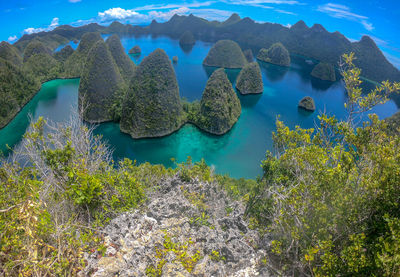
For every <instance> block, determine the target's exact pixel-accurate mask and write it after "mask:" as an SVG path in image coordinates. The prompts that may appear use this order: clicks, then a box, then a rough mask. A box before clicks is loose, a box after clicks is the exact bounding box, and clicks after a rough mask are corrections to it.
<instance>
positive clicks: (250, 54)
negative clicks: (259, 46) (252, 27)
mask: <svg viewBox="0 0 400 277" xmlns="http://www.w3.org/2000/svg"><path fill="white" fill-rule="evenodd" d="M243 54H244V56H245V57H246V60H247V62H249V63H251V62H253V61H254V56H253V51H251V49H246V50H244V51H243Z"/></svg>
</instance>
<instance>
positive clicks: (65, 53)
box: [54, 45, 74, 62]
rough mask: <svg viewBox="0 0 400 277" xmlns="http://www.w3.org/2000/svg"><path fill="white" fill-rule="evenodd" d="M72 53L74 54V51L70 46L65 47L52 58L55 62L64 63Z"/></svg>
mask: <svg viewBox="0 0 400 277" xmlns="http://www.w3.org/2000/svg"><path fill="white" fill-rule="evenodd" d="M73 53H74V49H73V48H72V47H71V45H67V46H65V47H64V48H63V49H61V50H60V51H58V52H56V53H55V54H54V58H55V59H56V60H57V61H60V62H65V61H66V60H67V59H68V58H69V57H70V56H71V55H72V54H73Z"/></svg>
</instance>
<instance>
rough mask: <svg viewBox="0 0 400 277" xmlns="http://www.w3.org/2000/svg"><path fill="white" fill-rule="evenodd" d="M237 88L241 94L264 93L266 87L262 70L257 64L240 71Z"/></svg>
mask: <svg viewBox="0 0 400 277" xmlns="http://www.w3.org/2000/svg"><path fill="white" fill-rule="evenodd" d="M236 88H237V89H238V91H239V92H240V93H241V94H253V93H262V92H263V90H264V85H263V81H262V76H261V69H260V66H259V65H258V63H257V62H252V63H249V64H247V65H246V66H245V67H243V69H242V70H241V71H240V73H239V76H238V77H237V80H236Z"/></svg>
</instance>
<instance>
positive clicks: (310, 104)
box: [299, 96, 315, 112]
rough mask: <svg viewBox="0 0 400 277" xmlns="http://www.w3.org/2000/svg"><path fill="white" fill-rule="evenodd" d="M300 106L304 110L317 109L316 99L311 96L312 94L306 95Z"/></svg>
mask: <svg viewBox="0 0 400 277" xmlns="http://www.w3.org/2000/svg"><path fill="white" fill-rule="evenodd" d="M299 108H302V109H304V110H307V111H311V112H313V111H315V103H314V99H313V98H311V97H310V96H306V97H304V98H303V99H301V100H300V102H299Z"/></svg>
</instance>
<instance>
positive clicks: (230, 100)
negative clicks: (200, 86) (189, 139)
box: [195, 68, 242, 135]
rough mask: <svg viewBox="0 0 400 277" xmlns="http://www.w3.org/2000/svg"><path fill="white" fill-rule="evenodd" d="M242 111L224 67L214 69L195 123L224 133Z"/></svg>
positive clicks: (209, 130) (215, 131)
mask: <svg viewBox="0 0 400 277" xmlns="http://www.w3.org/2000/svg"><path fill="white" fill-rule="evenodd" d="M241 112H242V107H241V105H240V101H239V98H238V97H237V95H236V93H235V91H234V90H233V88H232V84H231V83H230V82H229V79H228V77H227V76H226V74H225V71H224V69H223V68H220V69H218V70H216V71H214V73H213V74H212V75H211V77H210V78H209V79H208V81H207V85H206V88H205V89H204V92H203V96H202V98H201V101H200V114H199V117H198V120H197V122H195V124H196V125H197V126H198V127H200V128H201V129H203V130H205V131H207V132H209V133H212V134H215V135H222V134H225V133H226V132H228V131H229V130H230V129H231V128H232V127H233V125H234V124H235V123H236V121H237V120H238V118H239V116H240V114H241Z"/></svg>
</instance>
